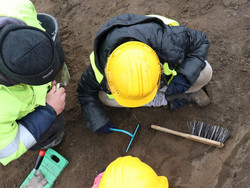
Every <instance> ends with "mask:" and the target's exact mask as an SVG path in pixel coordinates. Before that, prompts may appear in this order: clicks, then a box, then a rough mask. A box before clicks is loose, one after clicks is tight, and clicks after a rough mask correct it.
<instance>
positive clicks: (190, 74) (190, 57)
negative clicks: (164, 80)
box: [179, 28, 210, 84]
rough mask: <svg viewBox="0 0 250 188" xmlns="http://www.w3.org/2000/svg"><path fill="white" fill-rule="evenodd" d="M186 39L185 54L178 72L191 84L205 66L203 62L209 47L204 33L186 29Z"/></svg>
mask: <svg viewBox="0 0 250 188" xmlns="http://www.w3.org/2000/svg"><path fill="white" fill-rule="evenodd" d="M186 39H187V49H186V51H187V53H186V56H185V59H184V61H183V63H182V64H181V65H180V66H179V72H180V73H181V74H183V75H184V76H185V77H186V78H187V80H188V81H189V82H190V83H191V84H192V83H194V82H195V81H196V79H197V78H198V76H199V75H200V72H201V71H202V70H203V69H204V68H205V66H206V64H205V60H206V58H207V54H208V48H209V46H210V45H209V42H208V39H207V37H206V35H205V33H203V32H199V31H196V30H191V29H188V28H187V30H186Z"/></svg>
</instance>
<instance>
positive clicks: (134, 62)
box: [105, 41, 161, 107]
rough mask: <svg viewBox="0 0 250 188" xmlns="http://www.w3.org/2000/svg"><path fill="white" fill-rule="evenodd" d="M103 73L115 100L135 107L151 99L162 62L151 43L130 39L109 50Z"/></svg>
mask: <svg viewBox="0 0 250 188" xmlns="http://www.w3.org/2000/svg"><path fill="white" fill-rule="evenodd" d="M105 74H106V77H107V81H108V86H109V88H110V91H111V93H112V94H113V96H114V98H115V100H116V101H117V102H118V103H119V104H120V105H122V106H125V107H138V106H143V105H145V104H147V103H149V102H150V101H152V100H153V99H154V97H155V95H156V93H157V90H158V87H159V84H160V76H161V65H160V61H159V58H158V56H157V54H156V53H155V51H154V50H153V49H152V48H151V47H150V46H148V45H146V44H144V43H142V42H137V41H130V42H126V43H123V44H121V45H120V46H118V47H117V48H116V49H115V50H114V51H113V52H112V53H111V55H110V57H109V58H108V62H107V66H106V69H105Z"/></svg>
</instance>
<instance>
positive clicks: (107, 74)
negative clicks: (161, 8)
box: [77, 14, 212, 133]
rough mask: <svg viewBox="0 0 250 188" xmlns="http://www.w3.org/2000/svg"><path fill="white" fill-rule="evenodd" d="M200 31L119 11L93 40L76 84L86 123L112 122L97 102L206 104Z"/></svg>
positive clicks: (97, 128) (204, 43) (101, 126)
mask: <svg viewBox="0 0 250 188" xmlns="http://www.w3.org/2000/svg"><path fill="white" fill-rule="evenodd" d="M208 48H209V42H208V39H207V38H206V35H205V33H202V32H199V31H196V30H192V29H189V28H187V27H185V26H179V24H178V23H177V22H176V21H174V20H171V19H168V18H165V17H162V16H157V15H148V16H143V15H135V14H124V15H119V16H116V17H114V18H112V19H111V20H109V21H108V22H107V23H105V24H104V25H103V26H102V27H101V28H100V30H99V31H98V33H97V35H96V37H95V41H94V51H93V52H92V53H91V55H90V61H91V66H89V67H88V69H87V70H86V71H85V72H83V74H82V77H81V80H80V81H79V84H78V89H77V91H78V99H79V101H80V103H81V108H82V111H83V114H84V116H85V118H86V121H87V127H88V128H89V129H90V130H91V131H93V132H100V133H109V132H110V129H109V128H110V127H115V125H114V124H113V123H112V122H111V121H110V120H109V118H108V117H107V116H106V115H105V112H104V109H103V106H102V103H103V104H105V105H108V106H112V107H142V106H149V107H151V106H153V107H159V106H166V105H169V106H170V107H171V109H172V110H173V109H176V108H180V107H182V106H184V105H185V104H186V103H191V102H192V103H196V104H198V105H199V106H206V105H207V104H209V103H210V99H209V97H208V96H207V95H206V93H205V92H204V91H203V90H202V87H203V86H205V85H206V84H207V83H208V82H209V81H210V79H211V77H212V68H211V66H210V64H209V63H208V62H207V60H206V58H207V54H208Z"/></svg>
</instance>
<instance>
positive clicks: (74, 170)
mask: <svg viewBox="0 0 250 188" xmlns="http://www.w3.org/2000/svg"><path fill="white" fill-rule="evenodd" d="M33 2H34V4H35V7H36V9H37V12H45V13H49V14H51V15H53V16H54V17H56V19H57V21H58V23H59V34H60V37H61V41H62V43H63V47H64V50H65V53H66V62H67V65H68V68H69V71H70V74H71V80H70V82H69V84H68V86H67V88H66V90H67V104H66V109H65V112H64V114H65V117H66V131H67V135H66V139H65V141H64V142H63V143H62V144H61V145H60V146H57V147H55V148H54V149H55V150H56V151H57V152H59V153H60V154H61V155H62V156H64V157H65V158H66V159H67V160H68V161H69V165H68V166H67V167H66V168H65V169H64V171H63V172H62V174H61V175H60V176H59V177H58V179H57V181H56V183H55V185H54V187H55V188H59V187H60V188H61V187H71V188H78V187H79V188H80V187H81V188H90V187H91V186H92V183H93V180H94V178H95V176H96V175H97V174H98V173H99V172H100V170H101V169H103V168H104V167H105V166H107V165H108V164H109V163H110V162H111V161H113V160H115V159H116V158H117V157H120V156H125V155H132V156H136V157H139V158H140V159H141V160H142V161H144V162H146V163H147V164H148V165H150V166H151V167H152V168H154V169H155V171H156V172H157V174H159V175H164V176H166V177H168V180H169V183H170V187H172V188H186V187H193V188H203V187H206V188H230V187H237V188H238V187H239V188H246V187H249V185H250V179H249V172H250V149H249V148H250V139H249V138H250V126H249V124H250V118H249V114H250V108H249V105H250V104H249V103H250V100H249V99H250V81H249V80H250V79H249V76H250V61H249V60H250V45H249V44H250V37H249V36H250V35H249V34H250V33H249V31H250V3H249V0H203V1H192V0H168V1H163V0H155V1H151V0H134V1H129V0H117V1H113V0H110V1H107V0H91V1H89V0H71V1H69V0H53V1H50V0H39V1H38V0H34V1H33ZM123 13H136V14H159V15H163V16H166V17H169V18H173V19H175V20H177V21H179V22H180V24H181V25H186V26H188V27H190V28H192V29H196V30H200V31H203V32H206V34H207V37H208V39H209V41H210V44H211V47H210V50H209V55H208V61H209V62H210V63H211V65H212V67H213V71H214V72H213V78H212V80H211V82H210V83H209V84H208V85H207V86H206V91H207V93H208V95H209V96H210V98H211V104H210V105H208V106H206V107H204V108H200V107H198V106H196V105H193V104H190V105H187V106H185V107H184V108H182V109H179V110H177V111H174V112H170V111H169V109H168V108H167V107H160V108H136V109H132V108H131V109H115V108H109V107H105V108H106V111H107V115H108V116H109V117H110V118H111V120H112V122H113V123H114V124H116V125H117V126H118V127H119V128H122V129H125V130H128V131H130V132H133V131H134V129H135V127H136V126H137V124H140V129H139V131H138V133H137V134H136V138H135V140H134V141H133V143H132V146H131V148H130V150H129V152H128V153H126V152H125V150H126V147H127V145H128V143H129V140H130V138H129V137H128V136H127V135H125V134H121V133H112V134H110V135H100V134H94V133H91V132H90V131H89V130H88V129H87V128H86V123H85V120H84V117H83V115H82V112H81V109H80V104H79V102H78V99H77V92H76V88H77V84H78V81H79V79H80V76H81V74H82V72H83V71H84V70H85V69H86V68H87V66H89V64H90V62H89V54H90V53H91V51H92V49H93V40H94V37H95V34H96V32H97V31H98V29H99V28H100V26H101V25H102V24H103V23H105V22H106V21H107V20H109V19H110V18H112V17H114V16H116V15H119V14H123ZM192 120H200V121H204V122H206V123H209V124H213V125H219V126H223V127H225V128H227V129H229V130H230V131H231V136H230V138H229V139H228V140H227V141H226V143H225V148H223V149H217V148H214V147H211V146H207V145H204V144H200V143H196V142H193V141H189V140H186V139H184V138H180V137H177V136H173V135H169V134H166V133H161V132H157V131H155V130H152V129H151V128H150V125H151V124H157V125H161V126H164V127H168V128H171V129H174V130H178V131H182V132H188V128H187V122H189V121H192ZM37 155H38V152H33V151H29V152H27V153H25V154H24V155H23V156H22V157H21V158H20V159H18V160H16V161H13V162H11V163H10V164H9V165H7V166H5V167H4V166H0V187H3V188H9V187H11V188H12V187H19V186H20V184H21V183H22V182H23V181H24V179H25V178H26V176H27V175H28V174H29V172H30V171H31V170H32V168H33V166H34V164H35V160H36V157H37Z"/></svg>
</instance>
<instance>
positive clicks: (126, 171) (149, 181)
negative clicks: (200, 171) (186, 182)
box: [99, 156, 169, 188]
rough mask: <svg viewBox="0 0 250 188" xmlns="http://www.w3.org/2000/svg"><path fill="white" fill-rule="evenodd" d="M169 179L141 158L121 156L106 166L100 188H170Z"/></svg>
mask: <svg viewBox="0 0 250 188" xmlns="http://www.w3.org/2000/svg"><path fill="white" fill-rule="evenodd" d="M168 187H169V185H168V179H167V178H166V177H165V176H158V175H157V174H156V173H155V171H154V170H153V169H152V168H151V167H150V166H149V165H147V164H146V163H143V162H142V161H141V160H140V159H139V158H137V157H132V156H125V157H119V158H118V159H116V160H115V161H113V162H112V163H110V164H109V165H108V167H107V168H106V170H105V172H104V174H103V176H102V179H101V181H100V184H99V188H168Z"/></svg>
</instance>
